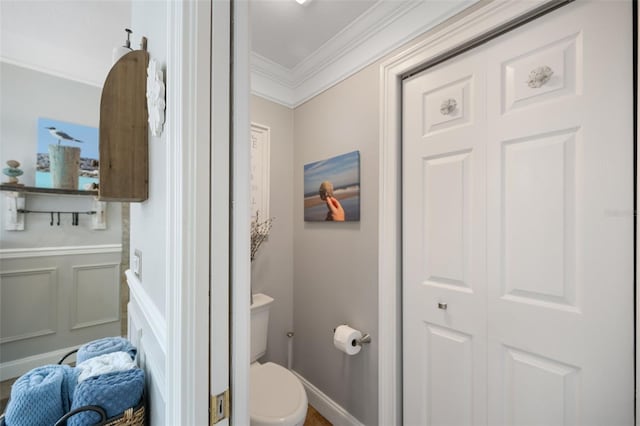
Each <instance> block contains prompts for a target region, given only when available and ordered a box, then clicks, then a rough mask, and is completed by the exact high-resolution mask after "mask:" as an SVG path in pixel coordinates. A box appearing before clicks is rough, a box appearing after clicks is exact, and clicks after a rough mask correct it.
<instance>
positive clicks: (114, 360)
mask: <svg viewBox="0 0 640 426" xmlns="http://www.w3.org/2000/svg"><path fill="white" fill-rule="evenodd" d="M136 367H137V365H136V362H135V361H134V360H133V359H131V356H130V355H129V354H128V353H127V352H112V353H110V354H104V355H99V356H96V357H93V358H89V359H88V360H86V361H82V362H81V363H80V364H78V365H76V370H78V371H79V375H78V383H81V382H84V381H85V380H87V379H88V378H90V377H93V376H98V375H100V374H107V373H114V372H116V371H127V370H131V369H133V368H136Z"/></svg>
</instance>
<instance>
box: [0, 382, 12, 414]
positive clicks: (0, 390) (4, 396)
mask: <svg viewBox="0 0 640 426" xmlns="http://www.w3.org/2000/svg"><path fill="white" fill-rule="evenodd" d="M15 381H16V379H10V380H5V381H4V382H0V414H2V413H4V409H5V407H6V406H7V401H8V400H9V395H11V385H12V384H13V382H15Z"/></svg>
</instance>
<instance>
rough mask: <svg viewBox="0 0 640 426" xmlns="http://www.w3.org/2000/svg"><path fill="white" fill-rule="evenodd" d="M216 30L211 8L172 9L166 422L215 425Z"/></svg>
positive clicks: (175, 5)
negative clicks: (212, 197)
mask: <svg viewBox="0 0 640 426" xmlns="http://www.w3.org/2000/svg"><path fill="white" fill-rule="evenodd" d="M210 30H211V3H210V2H189V1H185V2H181V1H180V2H168V3H167V52H168V57H167V70H168V72H167V73H166V74H167V101H168V102H167V120H166V127H165V131H166V141H165V143H166V146H165V149H166V158H167V160H166V193H167V200H166V215H167V229H166V235H167V249H166V258H165V259H166V271H167V272H166V283H167V285H166V301H167V304H166V324H167V342H170V343H169V344H168V347H167V353H166V360H165V366H164V367H165V371H166V373H167V376H166V397H167V398H166V402H167V404H166V408H165V416H166V424H194V425H195V424H208V422H209V413H208V409H209V404H208V395H209V392H208V388H209V383H208V380H202V377H203V376H204V377H206V376H207V375H208V369H209V357H208V354H209V339H208V338H206V337H205V336H209V285H208V283H209V217H210V209H209V206H210V205H209V194H210V179H209V159H210V155H209V153H210V126H209V119H210V117H209V112H210V109H209V108H210V106H209V101H210V99H209V96H208V94H209V93H210V92H209V79H210V77H211V72H210V63H211V62H210V61H211V48H210V43H211V32H210ZM214 60H215V58H214ZM202 93H204V94H206V96H202V95H201V94H202ZM157 142H158V140H151V141H150V143H157Z"/></svg>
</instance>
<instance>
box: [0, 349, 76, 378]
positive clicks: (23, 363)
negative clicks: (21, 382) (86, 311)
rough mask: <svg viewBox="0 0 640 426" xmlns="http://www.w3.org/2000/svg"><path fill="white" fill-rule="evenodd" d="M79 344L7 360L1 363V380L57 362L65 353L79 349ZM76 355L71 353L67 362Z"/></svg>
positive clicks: (72, 359) (74, 358) (73, 359)
mask: <svg viewBox="0 0 640 426" xmlns="http://www.w3.org/2000/svg"><path fill="white" fill-rule="evenodd" d="M77 348H78V347H77V346H72V347H70V348H64V349H58V350H55V351H51V352H46V353H43V354H38V355H33V356H28V357H26V358H20V359H16V360H13V361H7V362H3V363H1V364H0V382H1V381H5V380H9V379H13V378H16V377H20V376H22V375H23V374H24V373H26V372H27V371H29V370H32V369H34V368H36V367H40V366H42V365H47V364H57V363H58V361H60V358H62V357H63V356H64V355H65V354H67V353H69V352H71V351H72V350H74V349H77ZM75 360H76V356H75V354H74V355H71V356H70V357H69V358H67V359H66V360H65V364H68V363H69V362H72V361H75Z"/></svg>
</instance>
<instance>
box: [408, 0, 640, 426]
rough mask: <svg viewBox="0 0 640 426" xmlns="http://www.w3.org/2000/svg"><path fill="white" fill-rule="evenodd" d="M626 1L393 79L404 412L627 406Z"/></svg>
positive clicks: (459, 420) (601, 416) (490, 415)
mask: <svg viewBox="0 0 640 426" xmlns="http://www.w3.org/2000/svg"><path fill="white" fill-rule="evenodd" d="M631 42H632V31H631V3H630V2H626V1H621V2H575V3H572V4H570V5H568V6H564V7H562V8H561V9H559V10H557V11H555V12H553V13H550V14H548V15H545V16H544V17H542V18H539V19H537V20H535V21H533V22H532V23H529V24H527V25H525V26H523V27H520V28H518V29H516V30H514V31H512V32H510V33H509V34H508V35H506V36H502V37H499V38H497V39H496V40H494V41H492V42H490V43H488V44H486V45H483V46H481V47H479V48H476V49H474V50H473V51H471V52H467V53H466V54H464V55H462V56H459V57H457V58H454V59H452V60H450V61H448V62H447V63H445V64H440V65H438V66H436V67H433V68H431V69H429V70H427V71H425V72H424V73H422V74H420V75H418V76H414V77H412V78H410V79H408V80H406V81H405V82H404V87H403V341H404V343H403V363H404V364H403V367H404V378H403V381H404V387H403V391H404V422H405V424H407V425H417V424H428V425H431V424H450V425H462V424H487V423H488V424H490V425H492V426H493V425H509V426H511V425H545V426H547V425H589V424H594V425H597V424H610V425H618V424H620V425H622V424H631V423H632V422H633V404H634V391H633V386H634V384H633V368H634V366H633V354H634V348H633V336H634V334H633V324H634V322H633V285H634V282H633V133H632V131H633V122H632V111H633V97H632V95H633V93H632V90H631V88H632V63H631V52H632V46H631Z"/></svg>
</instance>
